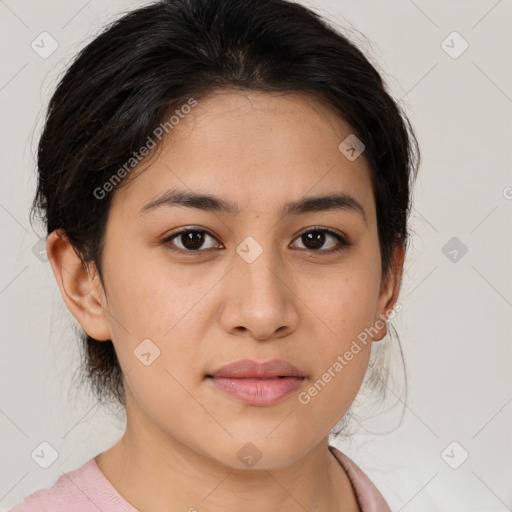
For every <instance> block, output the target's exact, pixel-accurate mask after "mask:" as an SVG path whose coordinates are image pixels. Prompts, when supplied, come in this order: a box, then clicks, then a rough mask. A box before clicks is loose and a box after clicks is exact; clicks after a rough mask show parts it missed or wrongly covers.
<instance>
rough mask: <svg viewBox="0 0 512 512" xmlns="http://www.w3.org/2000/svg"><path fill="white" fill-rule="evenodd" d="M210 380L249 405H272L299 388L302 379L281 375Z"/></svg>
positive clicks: (213, 378) (214, 378)
mask: <svg viewBox="0 0 512 512" xmlns="http://www.w3.org/2000/svg"><path fill="white" fill-rule="evenodd" d="M210 380H211V381H212V382H213V384H214V385H215V386H217V387H218V388H219V389H220V390H222V391H224V392H225V393H227V394H228V395H231V396H234V397H236V398H238V399H239V400H241V401H242V402H245V403H246V404H249V405H260V406H263V405H272V404H275V403H277V402H280V401H281V400H283V399H284V398H286V397H288V396H289V395H290V394H292V393H293V392H294V391H297V389H299V388H300V386H301V385H302V383H303V381H304V379H303V378H299V377H281V378H279V377H278V378H273V379H261V378H260V379H255V378H247V379H233V378H224V377H212V378H210Z"/></svg>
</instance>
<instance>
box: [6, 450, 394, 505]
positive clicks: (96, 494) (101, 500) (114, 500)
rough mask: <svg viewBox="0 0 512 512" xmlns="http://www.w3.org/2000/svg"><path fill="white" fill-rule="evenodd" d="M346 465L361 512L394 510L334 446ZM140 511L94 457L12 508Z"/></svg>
mask: <svg viewBox="0 0 512 512" xmlns="http://www.w3.org/2000/svg"><path fill="white" fill-rule="evenodd" d="M330 449H331V451H332V453H333V454H334V456H335V457H336V458H337V459H338V461H339V462H340V464H341V465H342V466H343V468H344V469H345V471H346V473H347V475H348V478H349V479H350V481H351V483H352V487H353V488H354V491H355V494H356V497H357V501H358V503H359V507H360V509H361V512H391V509H390V508H389V506H388V504H387V503H386V501H385V500H384V498H383V497H382V495H381V494H380V492H379V491H378V490H377V488H376V487H375V486H374V485H373V483H372V482H371V480H370V479H369V478H368V477H367V476H366V475H365V473H363V471H362V470H361V469H360V468H359V467H358V466H357V465H356V464H355V463H354V462H352V460H351V459H349V458H348V457H347V456H346V455H345V454H343V453H341V452H340V451H339V450H337V449H336V448H334V447H333V446H331V447H330ZM98 511H102V512H138V511H137V509H136V508H134V507H133V506H132V505H130V504H129V503H128V502H127V501H126V500H125V499H124V498H123V497H122V496H121V495H120V494H119V493H118V492H117V491H116V489H115V488H114V487H113V486H112V484H111V483H110V482H109V481H108V480H107V478H106V477H105V475H103V473H102V472H101V470H100V468H99V467H98V465H97V464H96V461H95V460H94V457H93V458H92V459H89V460H88V461H87V462H86V463H85V464H84V465H83V466H81V467H79V468H78V469H75V470H74V471H70V472H68V473H65V474H63V475H61V476H60V477H59V479H58V480H57V481H56V482H55V484H54V485H53V486H52V487H50V488H49V489H40V490H38V491H35V492H33V493H32V494H30V495H29V496H27V497H26V498H25V499H24V500H23V501H22V502H21V503H20V504H19V505H17V506H16V507H14V508H13V509H12V510H11V512H98Z"/></svg>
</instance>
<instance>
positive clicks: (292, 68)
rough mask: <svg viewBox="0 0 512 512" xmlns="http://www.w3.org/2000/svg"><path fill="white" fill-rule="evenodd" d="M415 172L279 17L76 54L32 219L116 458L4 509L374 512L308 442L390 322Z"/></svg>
mask: <svg viewBox="0 0 512 512" xmlns="http://www.w3.org/2000/svg"><path fill="white" fill-rule="evenodd" d="M418 161H419V152H418V149H417V143H416V140H415V137H414V134H413V132H412V130H411V128H410V125H409V122H408V121H407V118H406V116H405V115H404V114H403V113H402V112H401V111H400V109H399V107H398V106H397V104H396V103H395V102H394V101H393V99H392V98H391V97H390V96H389V95H388V93H387V92H386V90H385V86H384V84H383V82H382V80H381V77H380V76H379V74H378V72H377V71H376V70H375V69H374V67H373V66H372V65H371V64H370V63H369V62H368V60H367V59H366V58H365V57H364V55H363V54H362V53H361V51H360V50H358V49H357V48H356V47H355V46H354V45H353V44H352V43H351V42H350V41H348V40H347V38H346V37H344V36H343V35H342V34H340V33H338V32H336V31H335V30H334V29H332V28H330V27H329V26H328V25H327V23H326V22H324V21H323V20H322V19H320V18H319V17H318V16H317V15H316V14H314V13H313V12H312V11H311V10H308V9H307V8H305V7H303V6H301V5H299V4H295V3H289V2H286V1H284V0H268V1H263V0H249V1H245V2H239V1H235V0H169V1H164V2H158V3H154V4H151V5H149V6H147V7H144V8H141V9H138V10H135V11H133V12H131V13H129V14H127V15H126V16H124V17H123V18H121V19H120V20H118V21H116V22H115V23H113V24H112V25H111V26H110V27H108V28H107V29H106V30H105V31H104V32H103V33H102V34H101V35H100V36H98V37H97V38H96V39H95V40H93V41H92V42H91V43H90V44H89V45H88V46H87V47H86V48H85V49H84V50H82V51H81V52H80V54H79V55H78V56H77V58H76V60H75V61H74V63H73V64H72V65H71V66H70V68H69V69H68V71H67V72H66V74H65V76H64V77H63V79H62V80H61V82H60V84H59V86H58V88H57V90H56V92H55V94H54V96H53V97H52V100H51V102H50V106H49V111H48V116H47V121H46V125H45V128H44V131H43V134H42V136H41V139H40V144H39V153H38V172H39V182H38V190H37V196H36V198H35V202H34V212H40V213H41V214H42V215H43V216H44V219H45V221H46V225H47V232H48V241H47V254H48V258H49V261H50V263H51V265H52V268H53V271H54V274H55V277H56V280H57V284H58V286H59V288H60V291H61V294H62V297H63V299H64V301H65V303H66V305H67V307H68V308H69V310H70V311H71V313H72V314H73V315H74V316H75V318H76V319H77V321H78V322H79V323H80V325H81V327H82V328H83V331H84V334H83V341H84V346H85V347H86V354H87V360H86V363H87V368H86V370H87V372H88V375H89V377H90V379H91V384H92V385H93V388H94V389H95V391H96V392H97V394H98V397H99V398H100V399H109V398H110V399H117V400H118V401H119V402H120V403H121V404H123V405H124V406H125V407H126V416H127V424H126V430H125V433H124V435H123V436H122V438H121V439H120V440H119V441H118V442H117V443H116V444H115V445H114V446H112V447H111V448H110V449H109V450H106V451H105V452H102V453H100V454H97V455H96V456H95V457H92V458H91V459H90V460H89V461H87V462H86V463H85V464H84V465H83V466H82V467H80V468H78V469H76V470H75V471H72V472H70V473H68V474H66V475H63V476H61V477H60V478H59V480H58V481H57V482H56V483H55V484H54V485H53V486H52V487H51V488H50V489H46V490H39V491H36V492H35V493H33V494H32V495H30V496H29V497H28V498H26V499H25V501H24V502H23V503H21V504H20V505H18V506H17V507H15V508H14V511H16V512H26V511H32V510H38V511H41V510H48V511H52V512H53V511H57V510H77V511H84V512H85V511H88V510H98V509H99V510H103V511H109V512H110V511H112V512H118V511H126V512H128V511H130V512H133V511H135V510H139V511H141V512H152V511H160V510H188V511H190V512H192V511H195V510H197V511H200V512H203V511H205V512H208V511H223V512H230V511H235V510H244V511H256V510H258V511H260V510H265V511H281V512H287V511H298V510H307V511H311V512H313V511H342V510H343V511H364V512H372V511H373V512H376V511H379V512H382V511H386V510H389V507H388V505H387V504H386V502H385V500H384V498H383V496H382V495H381V494H380V492H379V491H378V490H377V488H376V487H375V486H374V484H373V483H372V482H371V481H370V479H369V478H368V477H367V476H366V475H365V474H364V473H363V472H362V470H361V469H360V468H359V467H358V466H357V465H356V464H355V463H354V462H353V461H351V460H350V459H349V458H348V457H347V456H346V455H344V454H343V453H341V452H340V451H338V450H336V449H335V448H334V447H331V446H329V445H328V436H329V433H330V432H331V430H332V429H333V427H334V426H336V425H337V424H338V423H339V422H340V420H342V419H343V417H344V415H345V413H346V412H347V410H348V408H349V407H350V405H351V404H352V402H353V401H354V399H355V397H356V395H357V393H358V391H359V389H360V386H361V383H362V382H363V378H364V376H365V374H366V371H367V369H368V362H369V358H370V354H371V350H372V345H374V344H376V343H378V342H379V341H380V340H382V339H383V338H384V336H385V335H386V333H387V322H386V320H387V319H388V318H389V317H390V316H391V317H392V315H393V312H394V308H395V307H396V306H397V305H399V304H397V299H398V294H399V289H400V283H401V277H402V268H403V260H404V254H405V248H406V242H407V239H408V232H407V217H408V212H409V208H410V184H411V182H412V179H413V178H414V175H415V172H416V169H417V165H418Z"/></svg>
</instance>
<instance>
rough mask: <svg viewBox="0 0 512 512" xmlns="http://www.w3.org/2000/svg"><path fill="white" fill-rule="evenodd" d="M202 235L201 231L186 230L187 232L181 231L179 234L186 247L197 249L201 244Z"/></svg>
mask: <svg viewBox="0 0 512 512" xmlns="http://www.w3.org/2000/svg"><path fill="white" fill-rule="evenodd" d="M203 241H204V236H203V233H201V231H188V232H187V233H182V235H181V243H182V244H183V246H184V247H186V248H187V249H191V250H194V249H199V248H200V247H201V245H202V244H203Z"/></svg>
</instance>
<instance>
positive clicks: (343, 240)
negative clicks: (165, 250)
mask: <svg viewBox="0 0 512 512" xmlns="http://www.w3.org/2000/svg"><path fill="white" fill-rule="evenodd" d="M189 231H199V232H201V233H205V234H207V235H208V236H211V237H212V238H214V239H215V240H216V241H217V242H218V243H219V244H220V245H223V244H222V243H221V242H219V240H218V237H217V236H216V235H214V234H213V233H212V232H211V231H210V230H208V229H206V228H203V227H202V226H196V225H192V226H184V227H182V228H178V231H174V232H172V233H170V234H169V235H167V236H165V237H164V238H163V239H162V244H164V245H171V242H172V240H173V239H174V238H176V237H178V236H179V235H181V234H183V233H187V232H189ZM310 231H323V232H325V233H327V234H329V235H331V236H333V237H334V238H336V239H337V240H338V245H341V247H337V248H334V249H320V250H313V249H307V248H306V249H300V250H301V251H307V252H310V253H318V254H319V255H321V254H328V253H333V252H338V251H341V250H342V249H344V248H346V247H348V246H350V245H352V243H351V242H350V239H349V238H348V237H347V235H345V233H343V232H340V231H337V230H335V229H333V228H328V227H325V226H308V227H307V228H304V229H303V230H301V231H300V232H299V233H297V234H296V235H295V236H294V238H293V241H292V243H293V242H294V241H295V240H297V239H298V238H299V237H301V236H302V235H304V234H306V233H309V232H310ZM170 249H171V250H172V251H175V252H180V253H182V254H189V255H195V254H200V253H202V252H203V253H207V252H210V251H212V250H217V249H218V248H217V247H215V248H213V247H211V248H208V249H197V250H188V251H187V250H183V249H180V248H177V247H171V248H170Z"/></svg>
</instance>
